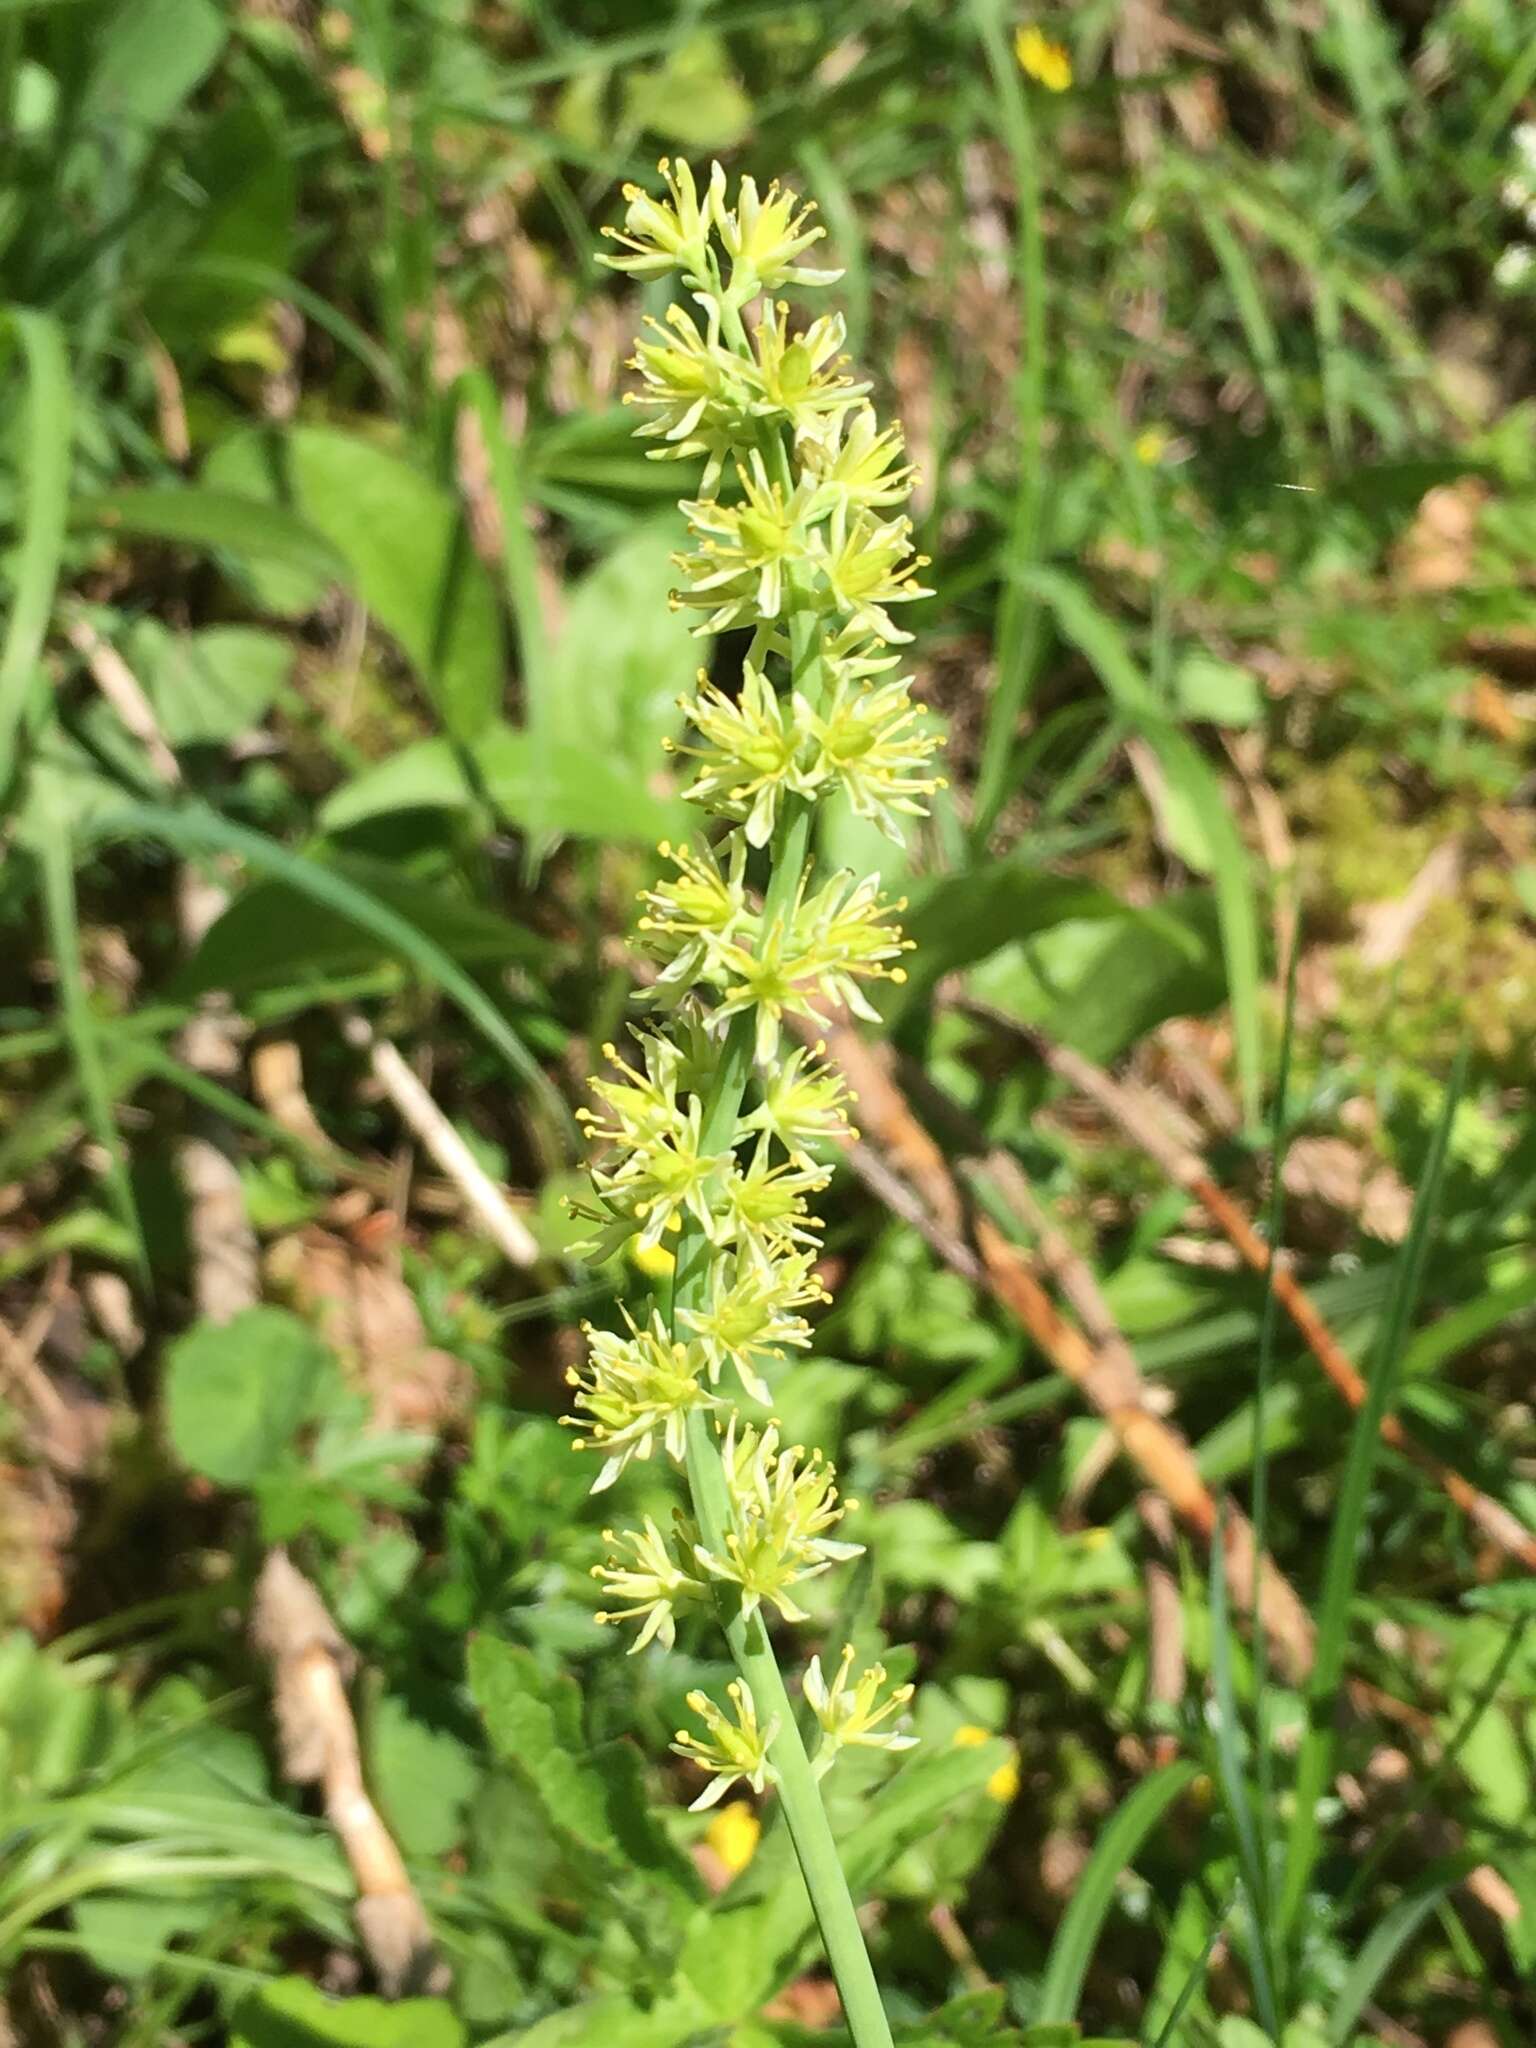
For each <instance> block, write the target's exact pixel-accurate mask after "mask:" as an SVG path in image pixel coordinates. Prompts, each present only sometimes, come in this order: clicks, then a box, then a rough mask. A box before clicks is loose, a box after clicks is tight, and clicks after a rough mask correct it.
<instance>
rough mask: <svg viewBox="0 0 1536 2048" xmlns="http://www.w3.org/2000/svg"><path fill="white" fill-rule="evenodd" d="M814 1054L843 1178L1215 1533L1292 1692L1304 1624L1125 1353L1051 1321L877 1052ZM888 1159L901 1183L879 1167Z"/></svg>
mask: <svg viewBox="0 0 1536 2048" xmlns="http://www.w3.org/2000/svg"><path fill="white" fill-rule="evenodd" d="M826 1050H827V1055H828V1057H829V1058H830V1059H831V1060H832V1062H833V1064H834V1065H835V1066H837V1068H838V1069H839V1070H840V1071H841V1073H842V1074H843V1076H844V1077H845V1079H846V1080H847V1083H848V1086H849V1088H850V1089H851V1091H852V1093H853V1095H854V1096H855V1097H856V1099H857V1103H858V1108H857V1115H858V1119H859V1125H860V1129H861V1132H862V1133H864V1134H865V1135H864V1136H863V1137H861V1138H860V1139H859V1140H858V1141H856V1142H854V1143H851V1144H850V1145H849V1147H848V1157H849V1162H850V1164H851V1165H852V1167H853V1170H854V1172H855V1173H857V1174H858V1175H859V1177H860V1178H861V1179H862V1180H863V1181H864V1182H865V1183H866V1185H867V1186H869V1187H870V1188H871V1189H872V1190H873V1191H874V1192H875V1193H876V1194H877V1195H878V1196H879V1197H880V1199H881V1200H882V1201H884V1202H886V1203H887V1204H888V1205H889V1206H891V1207H892V1208H893V1209H895V1211H896V1213H897V1214H898V1215H901V1216H902V1218H903V1220H904V1221H907V1222H910V1223H912V1224H913V1225H914V1227H915V1228H916V1229H918V1230H919V1231H921V1233H922V1235H923V1236H924V1237H925V1238H926V1239H927V1241H928V1243H929V1244H930V1245H931V1246H932V1247H933V1249H934V1251H935V1252H936V1253H937V1254H938V1256H939V1257H940V1258H941V1259H943V1260H944V1262H945V1264H946V1265H948V1266H949V1267H951V1269H952V1270H953V1271H955V1272H957V1273H959V1274H961V1275H962V1277H963V1278H965V1279H968V1280H970V1281H972V1282H973V1284H978V1285H981V1286H985V1287H986V1288H988V1290H989V1291H990V1292H991V1293H992V1294H993V1296H994V1297H995V1298H996V1300H997V1301H998V1302H999V1303H1000V1304H1001V1305H1002V1306H1003V1307H1004V1308H1005V1309H1007V1310H1008V1311H1009V1313H1010V1314H1011V1315H1013V1316H1014V1317H1015V1319H1016V1320H1017V1321H1018V1322H1019V1324H1020V1325H1021V1326H1022V1327H1023V1328H1024V1329H1025V1330H1027V1331H1028V1333H1029V1334H1030V1336H1031V1337H1032V1338H1033V1339H1034V1341H1035V1342H1036V1343H1037V1344H1038V1345H1039V1346H1040V1348H1041V1350H1042V1351H1044V1353H1045V1354H1046V1356H1047V1357H1048V1358H1049V1359H1050V1361H1051V1363H1052V1364H1053V1365H1054V1366H1055V1367H1056V1369H1057V1371H1058V1372H1060V1373H1062V1374H1063V1375H1064V1376H1065V1377H1066V1378H1068V1379H1070V1380H1071V1381H1072V1383H1073V1384H1074V1386H1076V1387H1078V1388H1079V1389H1080V1390H1081V1392H1082V1393H1083V1394H1084V1396H1085V1397H1086V1398H1087V1400H1088V1401H1089V1402H1090V1404H1091V1405H1092V1406H1093V1407H1095V1408H1096V1409H1097V1410H1098V1411H1099V1413H1100V1414H1101V1415H1102V1416H1103V1417H1104V1419H1105V1421H1106V1422H1107V1423H1108V1424H1109V1427H1110V1429H1111V1431H1112V1432H1113V1434H1114V1437H1115V1440H1116V1442H1117V1443H1118V1444H1119V1445H1120V1447H1121V1449H1122V1450H1123V1451H1124V1452H1125V1454H1126V1455H1127V1456H1128V1457H1129V1458H1130V1459H1131V1460H1132V1462H1133V1463H1134V1464H1135V1465H1136V1467H1137V1468H1138V1469H1139V1470H1140V1472H1141V1473H1142V1475H1143V1476H1144V1477H1145V1478H1146V1479H1147V1480H1148V1481H1149V1482H1150V1483H1151V1484H1152V1485H1153V1486H1155V1487H1156V1488H1157V1490H1158V1491H1159V1492H1160V1493H1161V1494H1163V1495H1164V1497H1165V1498H1166V1499H1167V1500H1168V1502H1169V1504H1170V1505H1171V1506H1172V1508H1173V1510H1174V1512H1175V1514H1177V1515H1178V1516H1179V1518H1180V1520H1181V1521H1183V1522H1184V1523H1185V1524H1186V1526H1187V1527H1189V1528H1190V1529H1192V1530H1194V1532H1195V1533H1196V1534H1197V1535H1198V1536H1199V1537H1200V1538H1201V1540H1202V1542H1203V1543H1205V1544H1206V1545H1207V1546H1209V1545H1210V1543H1211V1542H1212V1541H1213V1540H1214V1538H1215V1535H1216V1531H1217V1528H1218V1527H1222V1528H1224V1530H1225V1556H1226V1564H1227V1572H1228V1577H1229V1579H1230V1582H1231V1586H1232V1591H1233V1597H1234V1598H1235V1599H1236V1600H1237V1601H1238V1603H1239V1604H1240V1605H1242V1606H1244V1607H1246V1608H1248V1609H1250V1610H1251V1609H1252V1607H1253V1604H1254V1600H1255V1596H1256V1593H1257V1595H1258V1597H1259V1598H1260V1599H1261V1601H1262V1613H1263V1616H1264V1624H1265V1627H1266V1628H1267V1629H1268V1631H1269V1634H1270V1638H1271V1640H1272V1641H1273V1642H1274V1644H1275V1648H1276V1654H1277V1656H1278V1657H1279V1659H1280V1661H1281V1662H1282V1664H1283V1666H1284V1668H1285V1670H1286V1672H1287V1675H1288V1676H1289V1677H1290V1678H1291V1679H1292V1680H1293V1681H1294V1680H1299V1679H1301V1678H1303V1677H1305V1675H1306V1673H1307V1672H1308V1671H1309V1670H1310V1669H1311V1666H1312V1661H1313V1635H1312V1624H1311V1621H1310V1620H1309V1618H1308V1616H1307V1612H1306V1609H1305V1608H1304V1607H1303V1606H1302V1604H1301V1601H1300V1600H1299V1599H1298V1598H1297V1596H1296V1593H1295V1591H1294V1589H1293V1588H1292V1587H1291V1585H1290V1584H1289V1582H1288V1581H1287V1580H1286V1579H1285V1578H1284V1576H1283V1575H1282V1574H1281V1573H1280V1571H1279V1570H1278V1569H1277V1567H1276V1566H1275V1565H1274V1564H1273V1562H1271V1561H1270V1560H1268V1559H1266V1560H1265V1561H1264V1564H1263V1567H1262V1569H1258V1563H1257V1559H1256V1557H1255V1552H1254V1542H1253V1530H1252V1528H1251V1526H1250V1524H1249V1523H1248V1521H1247V1519H1246V1518H1245V1517H1244V1516H1243V1515H1242V1514H1241V1513H1240V1512H1239V1511H1238V1510H1237V1509H1236V1508H1233V1507H1229V1508H1228V1510H1227V1512H1226V1514H1225V1516H1223V1514H1222V1513H1221V1510H1220V1509H1219V1508H1218V1506H1217V1502H1216V1498H1215V1496H1214V1494H1212V1492H1211V1490H1210V1488H1209V1487H1208V1486H1207V1485H1206V1483H1205V1481H1204V1479H1203V1478H1202V1477H1201V1476H1200V1470H1199V1467H1198V1466H1197V1464H1196V1463H1195V1456H1194V1453H1193V1451H1192V1450H1191V1449H1190V1447H1189V1443H1188V1440H1187V1439H1186V1438H1185V1437H1184V1436H1183V1434H1182V1433H1181V1432H1180V1431H1179V1430H1178V1429H1177V1428H1175V1427H1174V1426H1173V1425H1172V1424H1171V1423H1168V1422H1165V1421H1164V1420H1163V1419H1162V1417H1161V1416H1159V1415H1157V1414H1155V1413H1154V1412H1153V1410H1152V1407H1151V1405H1150V1402H1149V1400H1148V1398H1147V1389H1146V1385H1145V1382H1144V1381H1143V1379H1142V1377H1141V1372H1140V1369H1139V1367H1138V1366H1137V1364H1136V1360H1135V1358H1134V1356H1133V1355H1132V1354H1131V1351H1130V1348H1129V1346H1127V1345H1124V1344H1123V1343H1122V1344H1121V1346H1120V1348H1119V1350H1118V1351H1117V1352H1116V1353H1115V1354H1114V1355H1113V1356H1110V1355H1107V1354H1105V1353H1104V1352H1102V1351H1099V1350H1096V1349H1095V1348H1094V1346H1093V1345H1091V1344H1090V1343H1089V1342H1088V1341H1087V1339H1086V1338H1085V1337H1084V1336H1083V1335H1082V1333H1081V1332H1080V1331H1079V1330H1078V1329H1076V1328H1075V1327H1074V1326H1073V1325H1072V1324H1071V1323H1069V1322H1068V1321H1067V1320H1066V1318H1065V1317H1064V1316H1063V1315H1062V1314H1061V1312H1060V1311H1059V1310H1058V1309H1057V1307H1056V1305H1055V1303H1054V1302H1053V1301H1052V1300H1051V1298H1050V1296H1049V1294H1048V1293H1047V1292H1046V1290H1045V1288H1044V1287H1042V1286H1041V1284H1040V1282H1039V1281H1038V1280H1037V1279H1036V1277H1035V1275H1034V1273H1033V1272H1032V1271H1031V1269H1030V1264H1029V1260H1028V1259H1027V1257H1026V1256H1025V1254H1023V1253H1022V1252H1021V1251H1020V1250H1019V1249H1018V1247H1017V1246H1016V1245H1013V1244H1010V1243H1009V1242H1008V1240H1007V1239H1006V1238H1005V1237H1004V1236H1003V1234H1002V1232H1001V1231H1000V1230H999V1229H998V1228H997V1226H996V1225H995V1224H993V1223H992V1222H990V1221H989V1220H988V1218H986V1217H985V1216H978V1215H976V1214H975V1213H974V1211H973V1209H972V1207H971V1205H970V1204H968V1203H967V1201H966V1198H965V1195H964V1193H963V1191H962V1189H961V1188H960V1186H959V1184H958V1182H957V1181H956V1180H955V1178H954V1175H953V1174H952V1173H951V1171H950V1168H949V1163H948V1161H947V1160H946V1158H945V1156H944V1154H943V1152H942V1150H941V1149H940V1148H939V1146H938V1145H937V1143H936V1142H935V1141H934V1139H933V1138H932V1136H931V1135H930V1134H929V1133H928V1132H927V1131H926V1130H925V1129H924V1128H923V1126H922V1125H921V1124H920V1123H919V1122H918V1120H917V1118H916V1117H914V1115H913V1114H912V1110H911V1108H910V1106H909V1105H908V1103H907V1100H906V1097H905V1096H904V1095H903V1094H902V1092H901V1089H900V1088H899V1087H898V1086H897V1084H896V1082H895V1081H894V1079H893V1078H892V1076H891V1073H890V1070H889V1068H888V1067H887V1066H886V1065H885V1064H884V1062H883V1058H882V1055H881V1053H880V1052H878V1051H877V1050H876V1049H875V1048H873V1047H871V1046H869V1045H866V1044H865V1043H864V1041H863V1040H862V1039H861V1038H860V1037H859V1036H858V1034H857V1033H856V1032H855V1031H853V1030H851V1029H850V1028H848V1027H847V1026H843V1025H838V1026H835V1027H834V1028H833V1029H832V1030H830V1031H829V1032H827V1034H826ZM898 1158H899V1159H900V1160H902V1162H903V1163H904V1165H905V1167H906V1170H907V1178H906V1180H904V1179H903V1176H902V1175H901V1174H899V1173H897V1172H896V1170H895V1168H894V1167H893V1166H892V1164H891V1163H890V1162H891V1161H892V1160H894V1159H898Z"/></svg>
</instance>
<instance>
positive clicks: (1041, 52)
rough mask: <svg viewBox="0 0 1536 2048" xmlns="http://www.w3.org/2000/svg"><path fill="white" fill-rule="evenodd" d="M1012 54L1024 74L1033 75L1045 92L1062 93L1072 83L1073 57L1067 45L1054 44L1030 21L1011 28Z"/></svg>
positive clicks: (1029, 76) (1026, 75) (1027, 76)
mask: <svg viewBox="0 0 1536 2048" xmlns="http://www.w3.org/2000/svg"><path fill="white" fill-rule="evenodd" d="M1013 54H1014V55H1015V56H1016V57H1017V58H1018V60H1019V69H1020V70H1021V71H1022V72H1023V73H1024V75H1025V77H1026V78H1033V79H1034V80H1035V81H1036V83H1037V84H1039V85H1043V86H1044V87H1045V89H1046V91H1047V92H1065V91H1066V90H1067V88H1068V86H1069V85H1070V84H1071V83H1072V59H1071V57H1070V56H1069V54H1068V52H1067V48H1066V45H1065V44H1064V43H1053V42H1052V41H1051V39H1050V37H1049V36H1048V35H1046V34H1045V33H1044V31H1043V30H1042V29H1039V28H1037V27H1036V25H1035V24H1034V22H1032V21H1031V22H1029V23H1027V24H1026V26H1025V27H1023V28H1021V29H1016V30H1015V31H1014V37H1013Z"/></svg>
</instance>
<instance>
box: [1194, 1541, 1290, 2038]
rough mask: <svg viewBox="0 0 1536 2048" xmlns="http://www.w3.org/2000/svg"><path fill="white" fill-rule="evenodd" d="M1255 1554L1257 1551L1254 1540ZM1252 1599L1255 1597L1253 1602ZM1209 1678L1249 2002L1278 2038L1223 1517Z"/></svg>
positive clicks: (1215, 1554) (1263, 1868) (1214, 1564)
mask: <svg viewBox="0 0 1536 2048" xmlns="http://www.w3.org/2000/svg"><path fill="white" fill-rule="evenodd" d="M1254 1555H1255V1557H1256V1558H1257V1557H1262V1556H1263V1552H1262V1551H1260V1550H1259V1548H1258V1545H1257V1542H1255V1546H1254ZM1257 1604H1258V1603H1257V1602H1255V1605H1257ZM1211 1680H1212V1683H1213V1685H1214V1687H1215V1691H1216V1766H1217V1770H1216V1775H1217V1781H1218V1783H1219V1784H1220V1786H1221V1793H1222V1801H1223V1804H1224V1805H1225V1806H1226V1809H1227V1817H1228V1818H1229V1820H1230V1821H1231V1823H1232V1832H1233V1834H1234V1836H1235V1837H1236V1839H1237V1860H1238V1867H1239V1869H1240V1870H1241V1872H1242V1890H1243V1892H1244V1894H1245V1895H1246V1898H1247V1902H1248V1933H1249V1959H1250V1962H1251V1964H1252V1968H1253V1994H1254V2003H1255V2004H1256V2005H1257V2007H1258V2010H1259V2018H1260V2019H1261V2020H1262V2022H1263V2024H1264V2026H1265V2027H1266V2028H1267V2030H1268V2032H1269V2034H1270V2036H1271V2038H1272V2039H1274V2040H1278V2039H1279V2038H1280V2012H1279V2006H1278V2003H1277V2001H1276V1998H1275V1979H1274V1970H1273V1968H1272V1966H1271V1962H1270V1951H1269V1941H1270V1934H1271V1930H1272V1926H1273V1922H1272V1919H1271V1914H1270V1900H1269V1890H1270V1886H1269V1866H1268V1864H1267V1863H1266V1861H1265V1851H1264V1844H1263V1842H1262V1841H1261V1840H1260V1837H1259V1831H1258V1827H1257V1825H1256V1823H1255V1821H1254V1817H1253V1803H1252V1801H1251V1800H1250V1798H1249V1796H1248V1787H1247V1785H1246V1784H1245V1782H1244V1780H1243V1764H1242V1758H1241V1756H1240V1755H1239V1754H1238V1747H1237V1736H1238V1726H1239V1723H1238V1713H1237V1686H1236V1684H1235V1682H1234V1680H1233V1673H1232V1610H1231V1604H1230V1602H1229V1600H1228V1597H1227V1546H1226V1524H1225V1520H1222V1521H1220V1522H1218V1524H1217V1527H1216V1538H1215V1541H1214V1542H1213V1543H1212V1545H1211Z"/></svg>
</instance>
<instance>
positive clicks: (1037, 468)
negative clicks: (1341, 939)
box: [971, 0, 1050, 847]
mask: <svg viewBox="0 0 1536 2048" xmlns="http://www.w3.org/2000/svg"><path fill="white" fill-rule="evenodd" d="M971 15H972V18H973V20H974V21H975V24H976V33H977V36H978V38H979V40H980V42H981V46H982V49H983V51H984V52H985V54H986V60H987V68H988V70H989V71H990V72H991V74H992V84H993V89H994V92H995V94H996V99H997V126H998V132H999V134H1000V135H1001V136H1002V139H1003V141H1004V143H1005V144H1006V145H1007V149H1008V153H1009V156H1010V157H1011V158H1012V160H1013V173H1014V185H1015V191H1016V195H1017V197H1016V206H1017V220H1018V229H1017V236H1016V244H1015V255H1014V281H1015V285H1016V287H1017V290H1018V293H1019V298H1020V301H1021V303H1022V306H1023V316H1024V332H1023V337H1022V342H1021V351H1022V353H1021V360H1020V364H1019V376H1018V386H1017V396H1016V401H1015V410H1016V414H1017V421H1018V443H1017V451H1016V454H1015V458H1014V460H1015V463H1016V466H1017V467H1016V474H1017V476H1018V487H1017V490H1016V492H1015V494H1014V502H1013V512H1012V517H1011V519H1010V522H1009V529H1008V535H1007V538H1006V540H1005V542H1004V553H1003V565H1002V567H1003V578H1002V595H1001V599H1000V601H999V604H998V612H997V631H996V636H995V637H996V644H997V680H996V683H995V684H994V686H993V690H992V698H991V702H990V703H989V704H988V706H987V718H986V729H985V732H984V734H983V736H982V747H981V765H980V767H979V769H978V770H977V775H976V790H975V799H974V821H975V822H974V825H973V827H972V835H971V836H972V843H973V844H974V845H976V846H978V847H980V846H984V845H985V844H986V840H987V835H988V834H989V833H990V831H991V829H992V826H993V823H994V821H995V820H996V817H997V814H998V812H999V811H1000V810H1001V809H1002V806H1003V804H1004V803H1005V801H1006V800H1007V796H1008V779H1009V769H1010V765H1011V762H1012V759H1013V750H1014V741H1015V738H1016V734H1017V727H1018V722H1019V714H1020V712H1021V711H1022V710H1023V708H1024V705H1025V703H1026V701H1027V699H1028V696H1029V689H1030V685H1031V683H1032V682H1033V680H1034V676H1035V671H1036V668H1037V666H1038V664H1039V660H1040V655H1041V651H1042V644H1043V639H1044V635H1043V634H1042V632H1041V620H1040V606H1039V599H1038V595H1037V594H1036V592H1035V591H1034V589H1033V588H1032V586H1031V584H1030V581H1029V576H1028V572H1029V571H1030V570H1031V569H1033V568H1034V567H1035V565H1036V564H1037V563H1038V562H1039V561H1040V559H1041V557H1042V554H1043V552H1044V549H1043V535H1044V526H1045V503H1046V455H1045V408H1046V392H1047V388H1048V384H1047V379H1048V374H1049V362H1048V356H1049V347H1050V330H1049V327H1048V324H1047V320H1046V294H1047V282H1046V269H1045V224H1044V204H1043V197H1042V193H1041V184H1040V157H1039V150H1038V147H1037V145H1036V141H1035V126H1034V119H1033V116H1032V115H1031V113H1030V106H1029V99H1028V96H1027V94H1026V93H1025V92H1024V90H1023V86H1022V84H1021V81H1020V75H1019V67H1018V65H1017V63H1016V62H1015V61H1014V57H1013V53H1012V51H1011V50H1010V49H1009V47H1008V42H1007V38H1006V36H1005V35H1004V32H1003V15H1004V11H1003V9H1002V7H1001V6H1000V5H999V0H971Z"/></svg>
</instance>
